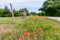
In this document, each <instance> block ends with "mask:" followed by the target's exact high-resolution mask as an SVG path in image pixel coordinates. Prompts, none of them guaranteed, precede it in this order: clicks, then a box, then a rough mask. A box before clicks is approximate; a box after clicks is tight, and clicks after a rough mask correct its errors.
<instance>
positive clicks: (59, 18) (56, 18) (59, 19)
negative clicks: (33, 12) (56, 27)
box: [48, 17, 60, 21]
mask: <svg viewBox="0 0 60 40" xmlns="http://www.w3.org/2000/svg"><path fill="white" fill-rule="evenodd" d="M48 18H51V19H55V20H58V21H60V17H48Z"/></svg>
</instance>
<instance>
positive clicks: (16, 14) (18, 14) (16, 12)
mask: <svg viewBox="0 0 60 40" xmlns="http://www.w3.org/2000/svg"><path fill="white" fill-rule="evenodd" d="M13 12H14V16H22V15H21V14H20V13H19V11H18V10H15V9H14V10H13Z"/></svg>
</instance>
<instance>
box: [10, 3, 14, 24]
mask: <svg viewBox="0 0 60 40" xmlns="http://www.w3.org/2000/svg"><path fill="white" fill-rule="evenodd" d="M10 8H11V13H12V23H14V12H13V8H12V4H11V3H10Z"/></svg>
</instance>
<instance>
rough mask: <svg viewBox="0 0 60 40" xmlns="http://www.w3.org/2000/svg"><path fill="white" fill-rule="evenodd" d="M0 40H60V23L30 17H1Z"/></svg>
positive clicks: (43, 18)
mask: <svg viewBox="0 0 60 40" xmlns="http://www.w3.org/2000/svg"><path fill="white" fill-rule="evenodd" d="M0 40H60V22H59V21H57V20H53V19H49V18H45V17H40V16H30V17H27V18H22V17H15V19H14V24H12V18H11V17H0Z"/></svg>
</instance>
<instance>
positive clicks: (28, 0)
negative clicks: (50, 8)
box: [0, 0, 45, 12]
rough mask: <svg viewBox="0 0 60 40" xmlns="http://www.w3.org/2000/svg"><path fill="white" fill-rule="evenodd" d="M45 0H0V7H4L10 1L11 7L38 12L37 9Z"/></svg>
mask: <svg viewBox="0 0 60 40" xmlns="http://www.w3.org/2000/svg"><path fill="white" fill-rule="evenodd" d="M44 1H45V0H0V8H4V6H5V5H7V6H8V7H9V8H10V6H9V4H10V3H12V5H13V8H15V9H16V10H19V9H21V8H27V9H28V10H29V11H35V12H38V9H39V8H40V7H42V5H43V2H44Z"/></svg>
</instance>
